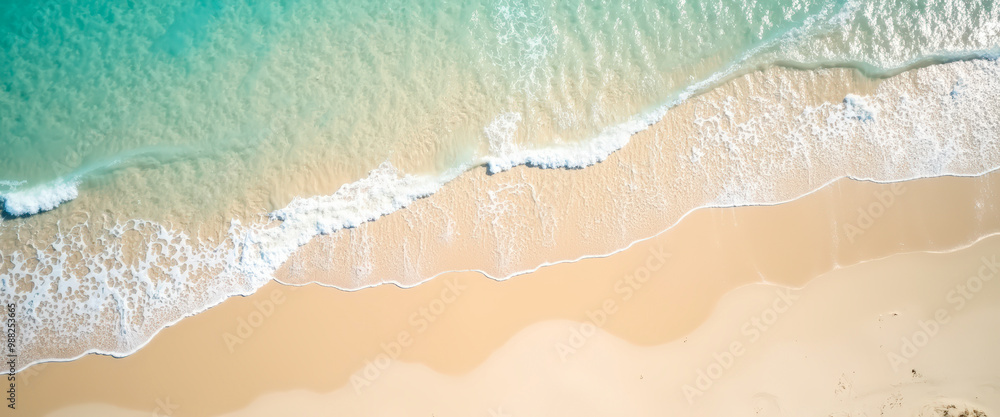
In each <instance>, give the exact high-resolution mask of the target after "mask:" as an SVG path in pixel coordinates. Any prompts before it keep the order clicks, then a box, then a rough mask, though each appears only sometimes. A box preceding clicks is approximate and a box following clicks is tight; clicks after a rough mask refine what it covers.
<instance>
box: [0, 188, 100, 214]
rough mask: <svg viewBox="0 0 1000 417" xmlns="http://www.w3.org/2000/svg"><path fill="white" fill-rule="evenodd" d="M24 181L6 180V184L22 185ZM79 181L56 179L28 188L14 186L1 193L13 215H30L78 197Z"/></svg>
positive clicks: (7, 209) (8, 211) (4, 204)
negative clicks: (10, 189)
mask: <svg viewBox="0 0 1000 417" xmlns="http://www.w3.org/2000/svg"><path fill="white" fill-rule="evenodd" d="M22 184H23V182H16V183H15V182H9V181H8V182H6V183H5V184H4V185H14V186H15V187H17V186H19V185H22ZM79 185H80V183H79V182H78V181H72V180H70V181H66V180H56V181H53V182H50V183H47V184H42V185H37V186H34V187H30V188H27V189H23V190H22V189H19V188H14V189H13V190H12V191H9V192H6V193H0V200H2V201H3V207H4V211H5V212H7V214H10V215H11V216H30V215H32V214H36V213H41V212H43V211H49V210H52V209H54V208H56V207H59V205H60V204H62V203H65V202H67V201H70V200H72V199H74V198H76V197H77V195H78V193H79V191H78V189H77V187H78V186H79Z"/></svg>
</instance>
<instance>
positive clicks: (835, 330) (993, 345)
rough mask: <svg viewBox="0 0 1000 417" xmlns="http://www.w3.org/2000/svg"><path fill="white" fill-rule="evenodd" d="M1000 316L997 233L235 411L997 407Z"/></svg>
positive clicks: (527, 338) (921, 412)
mask: <svg viewBox="0 0 1000 417" xmlns="http://www.w3.org/2000/svg"><path fill="white" fill-rule="evenodd" d="M979 273H983V275H977V274H979ZM980 277H982V278H980ZM963 288H964V289H967V290H968V291H967V292H968V298H966V297H965V296H962V295H960V294H961V291H962V289H963ZM998 324H1000V238H998V237H992V238H989V239H988V240H987V241H984V242H981V243H980V244H977V245H975V246H974V247H972V248H968V249H964V250H960V251H957V252H954V253H947V254H926V253H916V254H904V255H897V256H892V257H890V258H887V259H882V260H877V261H873V262H869V263H864V264H860V265H856V266H853V267H848V268H843V269H839V270H836V271H834V272H831V273H828V274H826V275H824V276H822V277H820V278H819V279H816V280H814V281H812V282H810V283H809V284H808V285H807V286H806V287H805V288H804V289H802V290H798V291H789V290H787V289H783V288H781V287H775V286H770V285H762V284H755V285H752V286H746V287H741V288H739V289H737V290H736V291H733V292H732V293H729V294H726V295H725V296H724V297H723V298H722V299H721V300H720V302H719V306H718V308H717V309H716V310H715V312H714V313H713V314H712V315H711V317H709V319H708V320H707V321H706V322H705V323H704V324H703V325H702V326H700V327H699V328H698V329H697V330H695V331H694V332H692V333H691V334H689V335H688V336H687V337H686V338H684V339H683V340H681V341H673V342H670V343H668V344H665V345H662V346H656V347H647V348H642V347H637V346H635V345H632V344H628V343H625V342H624V341H622V340H620V339H617V338H615V337H613V336H611V335H610V334H608V333H605V332H603V331H602V330H596V331H595V332H594V333H593V335H592V336H590V337H586V336H584V337H583V338H581V339H580V340H582V342H581V343H580V344H579V348H578V349H575V350H576V351H575V353H574V354H572V355H570V356H569V357H568V358H566V359H565V360H563V359H564V358H563V357H562V356H560V351H559V350H558V347H559V346H561V345H564V344H568V343H571V342H570V340H572V337H573V336H572V335H573V334H574V333H575V332H580V331H583V332H584V334H585V335H586V334H587V333H586V331H584V330H583V327H581V325H580V324H578V323H574V322H568V321H562V320H557V321H545V322H541V323H537V324H534V325H532V326H529V327H528V328H526V329H524V330H523V331H521V332H519V333H518V334H517V335H515V336H514V337H513V338H512V339H511V340H510V341H509V342H508V343H507V344H505V345H504V346H502V347H501V348H499V349H498V350H497V351H496V352H494V354H493V355H492V356H491V357H490V358H489V359H488V360H487V361H486V362H485V363H483V364H482V365H481V366H480V367H478V368H476V369H475V370H474V371H472V372H471V373H469V374H466V375H462V376H459V377H452V376H448V375H443V374H440V373H437V372H434V371H433V370H431V369H428V368H426V367H424V366H420V365H416V364H409V363H401V364H398V366H394V367H392V368H389V369H387V370H385V371H384V372H383V374H382V375H380V378H379V379H378V380H377V381H376V382H377V384H373V385H372V387H370V389H368V390H365V391H362V392H361V393H360V395H359V394H358V393H356V392H355V391H354V390H353V389H351V388H350V387H345V388H342V389H340V390H337V391H335V392H332V393H328V394H317V393H312V392H308V391H303V390H297V391H293V392H287V393H281V394H269V395H266V396H264V397H262V398H260V399H258V400H257V401H255V402H254V403H253V404H252V405H251V406H250V407H248V408H247V409H244V410H242V411H241V412H238V413H233V414H231V415H232V416H241V417H247V416H274V415H281V414H284V413H287V414H290V415H299V416H325V415H338V416H340V415H408V416H427V415H431V416H501V415H502V416H553V415H565V416H609V415H622V416H664V415H691V416H729V417H735V416H810V415H815V416H908V417H931V416H938V417H941V416H946V417H958V416H986V415H990V416H992V415H995V413H996V412H997V411H1000V359H998V358H997V356H996V352H997V351H998V349H1000V333H998V332H996V331H995V329H996V326H997V325H998ZM977 413H979V414H977ZM67 415H68V414H67Z"/></svg>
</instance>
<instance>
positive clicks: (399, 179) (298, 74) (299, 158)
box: [0, 0, 1000, 360]
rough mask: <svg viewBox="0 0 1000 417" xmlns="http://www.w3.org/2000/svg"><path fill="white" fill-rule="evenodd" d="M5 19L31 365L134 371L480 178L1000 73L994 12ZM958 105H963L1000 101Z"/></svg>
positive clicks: (257, 9)
mask: <svg viewBox="0 0 1000 417" xmlns="http://www.w3.org/2000/svg"><path fill="white" fill-rule="evenodd" d="M0 14H2V18H0V200H2V204H3V211H4V216H3V219H2V223H0V255H2V259H0V298H2V299H3V301H5V302H6V301H13V302H15V303H16V304H17V305H18V306H19V307H18V308H19V309H20V310H21V312H22V317H25V320H26V324H25V325H24V329H26V330H24V337H25V343H26V346H29V349H35V351H34V352H35V354H34V356H32V353H30V352H29V353H28V354H26V357H28V358H31V359H32V360H40V359H45V358H50V357H57V356H59V355H64V356H63V357H70V356H75V355H76V354H79V353H80V352H81V350H79V349H77V350H73V349H70V352H69V353H65V352H62V353H60V352H57V351H56V350H52V349H48V348H46V347H45V346H46V344H47V343H49V342H50V341H51V340H55V338H58V337H65V336H66V335H67V334H70V335H71V336H76V337H78V336H79V335H83V334H88V333H89V334H97V335H99V337H98V336H95V338H94V341H93V342H87V341H86V340H85V341H84V343H83V344H84V350H86V349H96V350H99V351H104V352H109V353H115V354H125V353H128V352H131V351H133V350H134V349H136V348H137V347H138V346H141V345H142V344H143V343H145V341H146V340H148V338H149V337H151V335H152V334H153V333H155V332H156V331H158V330H159V329H160V328H162V327H163V326H164V325H166V324H168V323H170V322H172V321H175V320H178V319H180V318H181V317H183V316H185V315H187V314H192V313H194V312H196V311H200V310H202V309H204V308H207V307H210V306H211V305H214V304H217V303H218V302H220V301H222V300H224V299H225V298H226V297H229V296H232V295H235V294H241V293H248V292H252V291H254V290H255V289H256V288H258V287H259V286H260V285H262V284H263V283H264V282H266V281H267V280H268V279H270V277H271V274H272V273H273V272H274V270H275V269H277V268H278V267H279V266H280V265H282V264H283V263H284V262H285V261H286V260H287V259H288V258H289V257H290V256H292V254H293V253H295V251H297V250H298V248H299V247H300V246H302V245H305V244H306V243H308V242H309V241H310V240H311V239H312V238H313V237H315V236H317V235H323V234H332V233H337V232H339V231H341V230H343V229H345V228H356V227H358V226H359V225H361V224H363V223H365V222H369V221H372V220H376V221H377V219H378V218H379V217H380V216H382V215H385V214H388V213H392V212H394V211H397V210H399V209H401V208H403V207H406V206H407V205H409V204H411V203H412V202H413V201H414V200H416V199H418V198H422V197H427V196H430V195H432V194H434V193H435V192H437V191H438V190H439V189H440V188H441V187H442V186H443V185H444V184H446V183H447V182H448V181H450V180H452V179H454V178H456V177H457V176H459V175H461V174H462V173H464V172H467V171H469V170H470V169H474V168H476V167H480V166H484V165H485V166H486V167H487V170H486V171H487V172H488V173H490V174H497V173H500V172H502V171H506V170H510V169H511V168H512V167H514V166H518V165H529V166H532V167H536V168H584V167H587V166H589V165H592V164H595V163H598V162H600V161H602V160H604V159H605V158H606V157H607V156H608V155H610V154H611V153H612V152H614V151H616V150H618V149H620V148H621V147H622V146H624V145H625V144H626V143H627V142H628V140H629V138H630V136H631V135H632V134H634V133H636V132H638V131H641V130H643V129H645V128H646V127H648V126H649V125H650V124H651V123H654V122H655V121H657V120H659V119H660V118H661V117H662V116H663V115H664V113H665V112H666V111H668V109H670V108H671V107H673V106H675V105H678V104H679V103H683V102H684V101H685V100H688V99H690V98H691V97H692V96H694V95H697V94H701V93H705V92H708V91H711V90H712V89H714V88H716V87H717V86H719V85H721V84H722V83H724V82H726V81H728V80H731V79H734V78H736V77H740V76H742V75H744V74H747V73H751V72H754V71H758V70H762V69H766V68H769V67H772V66H783V67H790V68H798V69H803V70H816V69H819V68H827V67H850V68H856V69H858V70H860V71H861V73H863V74H864V75H865V76H868V77H873V78H880V77H889V76H893V75H896V74H899V73H901V72H902V71H905V70H908V69H913V68H918V67H923V66H928V65H940V64H943V63H946V62H951V61H961V60H972V59H981V60H982V59H985V61H984V62H995V57H996V54H997V52H998V51H1000V10H998V8H997V7H996V6H995V5H994V3H993V2H992V1H907V0H895V1H884V2H874V1H858V0H849V1H815V0H777V1H773V0H766V1H747V0H724V1H681V0H677V1H641V0H637V1H621V2H620V1H584V2H579V3H576V4H567V3H564V2H555V1H549V2H546V1H518V0H505V1H471V2H465V1H463V2H447V1H414V0H403V1H379V2H346V1H321V0H299V1H292V0H289V1H274V2H247V1H234V2H220V1H208V0H199V1H178V0H170V1H160V2H150V3H135V2H124V1H96V2H94V1H92V2H83V1H79V2H74V1H21V2H13V1H5V2H4V7H3V8H2V9H0ZM987 67H988V65H987ZM966 70H968V69H966ZM968 71H972V72H970V74H972V75H969V76H968V78H969V79H970V80H971V79H973V78H975V77H974V76H973V75H975V74H979V75H983V74H987V75H989V74H994V73H991V72H989V71H991V70H988V69H987V70H983V71H986V72H982V71H981V72H978V73H977V72H975V71H973V70H968ZM983 77H985V78H984V79H986V80H988V79H989V77H987V76H983ZM983 77H980V78H983ZM949 82H950V83H951V84H949V85H948V86H949V88H951V90H950V91H951V92H952V93H954V94H955V95H956V96H957V95H962V94H963V92H964V91H966V90H968V91H978V92H980V93H981V94H979V95H976V97H988V96H989V94H987V93H988V92H989V91H992V90H990V89H991V88H993V87H994V85H993V84H982V83H981V84H978V85H970V84H971V83H972V81H967V80H966V79H965V78H957V79H956V81H954V82H951V81H949ZM967 83H968V84H967ZM984 89H985V90H984ZM983 91H985V93H984V92H983ZM778 93H780V91H776V92H775V94H778ZM735 99H736V100H745V101H746V102H748V103H749V102H753V100H754V98H753V97H737V98H735ZM984 100H985V99H984ZM866 103H867V102H866V100H865V99H864V98H863V97H845V99H844V102H843V103H842V104H840V105H841V106H842V107H843V109H844V110H843V112H840V113H837V114H839V115H840V116H843V117H844V118H846V119H847V120H854V121H860V122H864V121H866V120H872V119H874V118H875V117H877V115H876V114H875V113H873V110H872V108H875V107H878V106H874V107H873V106H869V105H868V104H866ZM893 108H895V107H893ZM973 116H974V117H976V118H980V119H981V118H986V119H989V120H993V118H995V117H996V115H995V114H976V115H973ZM911 133H912V131H911ZM664 140H671V139H670V138H665V139H664ZM866 140H872V139H866ZM989 140H990V138H989V137H986V138H984V139H981V141H989ZM727 143H728V144H731V143H732V142H731V141H730V142H725V141H722V140H720V141H719V142H718V143H717V146H719V147H726V146H728V145H727ZM980 145H982V144H981V143H980ZM788 146H794V143H792V142H789V145H788ZM730 149H731V150H733V149H735V148H730ZM704 152H705V151H704V150H701V149H693V150H692V154H691V158H694V159H697V157H698V155H699V153H704ZM942 152H944V151H942ZM956 152H958V151H956ZM859 157H860V156H859ZM895 164H896V165H894V166H902V165H900V164H899V163H895ZM647 168H648V167H647ZM640 169H641V167H640ZM945 172H947V170H946V169H944V168H942V167H940V166H939V167H932V168H928V171H927V172H916V171H911V170H910V168H909V167H908V168H907V171H906V174H907V175H940V174H942V173H945ZM738 174H739V173H737V174H733V173H727V174H725V175H738ZM720 175H721V174H720ZM731 200H732V201H726V203H727V204H753V203H755V202H756V201H751V200H748V199H740V198H732V199H731ZM205 229H208V230H213V231H215V233H207V234H205V235H203V233H204V231H205ZM206 236H207V237H206ZM483 268H486V269H489V266H488V265H487V266H483ZM205 277H212V279H211V280H206V279H205ZM372 279H373V280H374V281H371V282H368V281H364V280H362V281H360V282H358V283H357V286H358V287H361V286H364V285H370V284H372V283H374V282H380V281H379V279H381V278H378V277H375V278H372ZM98 339H100V341H98ZM108 339H110V340H111V341H110V342H109V341H108ZM43 352H44V353H43Z"/></svg>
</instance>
